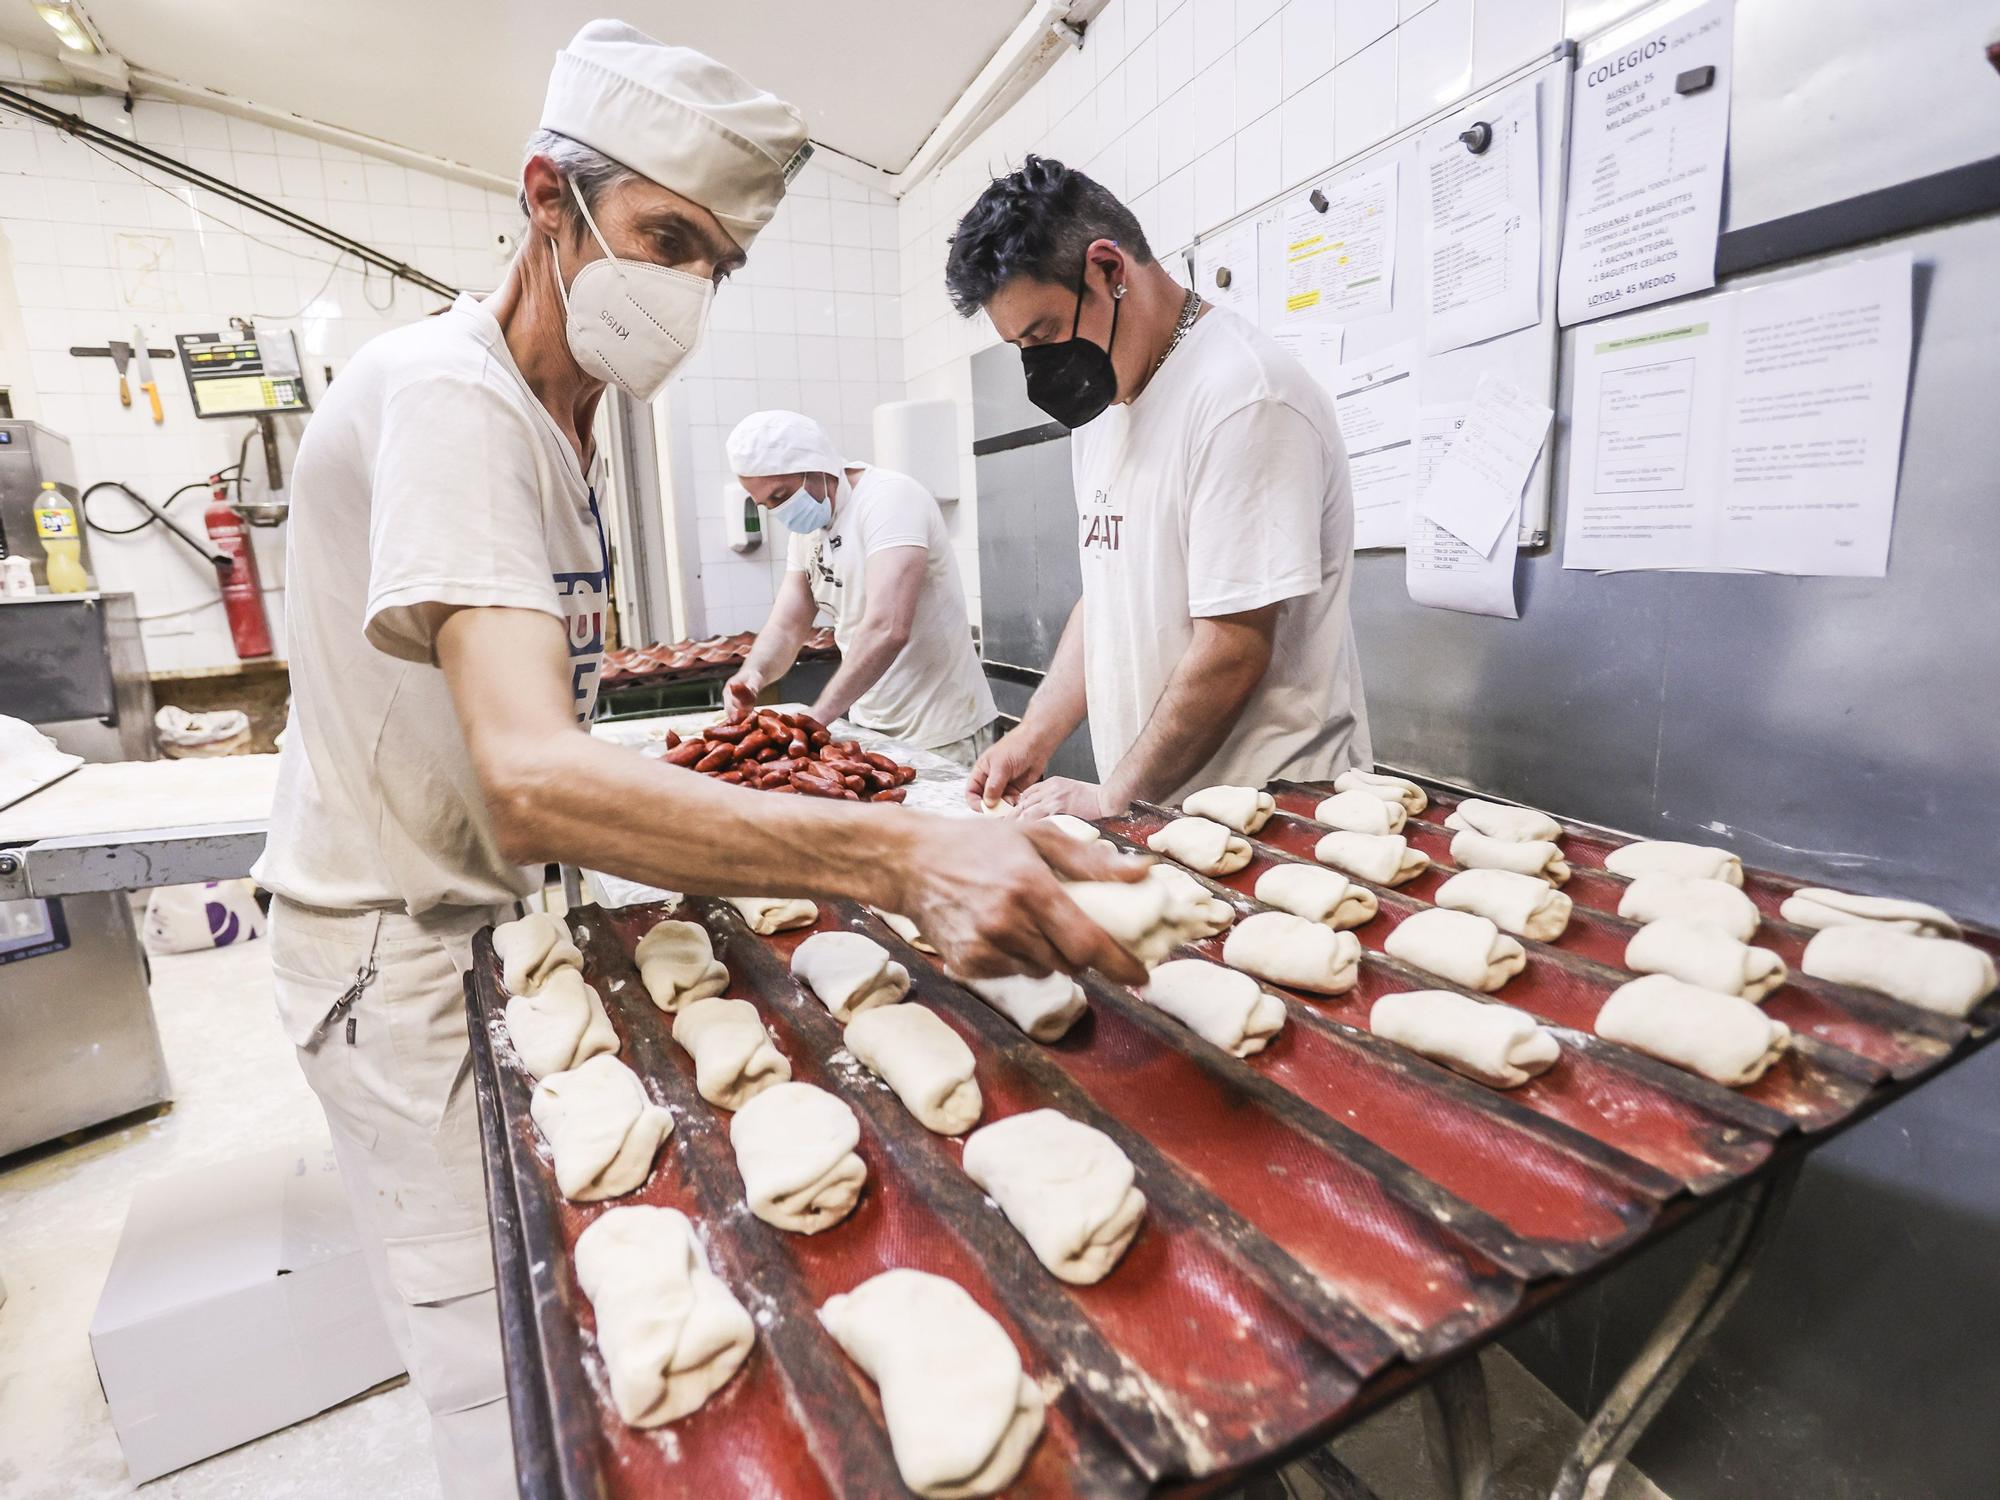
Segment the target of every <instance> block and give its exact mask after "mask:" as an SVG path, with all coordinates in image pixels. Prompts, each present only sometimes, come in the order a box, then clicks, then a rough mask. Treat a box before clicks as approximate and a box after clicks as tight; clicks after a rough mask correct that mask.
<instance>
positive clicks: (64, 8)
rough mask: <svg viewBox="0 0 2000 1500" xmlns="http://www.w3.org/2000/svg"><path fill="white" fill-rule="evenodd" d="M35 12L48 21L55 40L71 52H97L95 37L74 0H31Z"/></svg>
mask: <svg viewBox="0 0 2000 1500" xmlns="http://www.w3.org/2000/svg"><path fill="white" fill-rule="evenodd" d="M31 3H32V4H33V5H34V8H35V14H36V15H38V16H40V17H41V18H42V19H43V20H44V21H46V22H48V26H49V30H51V31H53V32H54V33H55V34H56V40H57V41H59V42H61V43H62V44H63V45H64V46H65V47H67V48H69V50H70V51H72V52H98V51H101V50H103V49H101V48H100V47H99V46H98V45H97V37H96V35H95V34H94V33H93V32H92V31H91V27H90V22H89V21H87V20H85V19H84V15H83V10H82V7H80V6H79V5H77V3H76V0H31Z"/></svg>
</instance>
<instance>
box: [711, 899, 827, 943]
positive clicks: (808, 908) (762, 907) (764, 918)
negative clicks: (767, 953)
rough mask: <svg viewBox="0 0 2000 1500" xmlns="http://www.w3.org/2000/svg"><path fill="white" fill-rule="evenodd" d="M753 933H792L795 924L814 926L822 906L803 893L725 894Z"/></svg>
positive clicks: (767, 934) (767, 935) (766, 934)
mask: <svg viewBox="0 0 2000 1500" xmlns="http://www.w3.org/2000/svg"><path fill="white" fill-rule="evenodd" d="M722 899H723V900H724V901H727V902H728V903H729V904H730V905H731V906H733V907H735V908H736V910H737V913H738V914H739V915H740V916H741V917H742V918H743V920H744V921H746V922H748V923H749V924H750V930H751V931H752V932H759V933H762V934H764V936H766V937H769V936H770V935H771V934H772V933H774V932H790V931H791V930H792V929H793V928H794V927H810V926H812V924H813V923H815V922H817V921H818V920H819V908H818V907H817V906H815V905H814V904H813V903H812V902H810V901H808V900H806V899H805V898H804V897H803V896H724V897H723V898H722Z"/></svg>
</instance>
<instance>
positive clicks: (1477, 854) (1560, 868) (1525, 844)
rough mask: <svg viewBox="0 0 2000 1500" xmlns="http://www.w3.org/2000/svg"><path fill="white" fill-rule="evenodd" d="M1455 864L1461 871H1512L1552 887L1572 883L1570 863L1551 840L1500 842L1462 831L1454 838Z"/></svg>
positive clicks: (1511, 840) (1455, 834)
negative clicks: (1545, 882)
mask: <svg viewBox="0 0 2000 1500" xmlns="http://www.w3.org/2000/svg"><path fill="white" fill-rule="evenodd" d="M1451 862H1452V863H1453V864H1455V865H1457V866H1458V867H1459V868H1460V869H1461V870H1511V871H1512V872H1513V873H1514V874H1516V875H1532V876H1534V877H1535V878H1536V879H1537V880H1546V881H1547V882H1548V883H1549V884H1550V885H1564V884H1567V883H1568V881H1569V861H1568V860H1566V859H1564V858H1563V852H1562V849H1561V848H1560V847H1559V846H1557V845H1555V844H1551V843H1550V842H1549V841H1548V840H1547V839H1528V840H1526V841H1522V840H1517V839H1496V838H1493V837H1491V836H1489V835H1487V834H1484V833H1475V832H1473V831H1472V830H1470V829H1461V830H1459V831H1458V832H1457V833H1454V834H1453V835H1452V836H1451Z"/></svg>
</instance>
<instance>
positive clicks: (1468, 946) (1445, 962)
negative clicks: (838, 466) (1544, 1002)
mask: <svg viewBox="0 0 2000 1500" xmlns="http://www.w3.org/2000/svg"><path fill="white" fill-rule="evenodd" d="M1382 950H1383V951H1384V952H1385V953H1388V954H1389V955H1391V956H1392V957H1395V958H1400V959H1401V960H1402V961H1403V962H1404V963H1406V964H1415V965H1416V966H1417V967H1418V968H1420V969H1423V970H1425V971H1426V972H1428V973H1432V974H1436V975H1438V976H1440V977H1441V978H1444V979H1449V980H1450V981H1452V983H1454V984H1462V985H1464V986H1465V987H1466V988H1467V989H1469V990H1485V991H1488V992H1491V991H1493V990H1497V989H1499V988H1500V986H1501V985H1503V984H1505V983H1506V982H1507V981H1508V980H1510V979H1512V978H1513V977H1514V976H1515V975H1516V974H1518V973H1520V972H1521V970H1523V969H1525V968H1526V967H1527V966H1528V950H1527V949H1525V948H1523V947H1522V946H1521V943H1520V940H1519V939H1518V938H1511V937H1509V936H1508V935H1507V934H1506V933H1504V932H1502V931H1501V930H1500V929H1499V927H1498V926H1497V925H1496V924H1495V923H1493V922H1491V921H1488V920H1487V919H1486V918H1485V917H1477V916H1474V915H1473V914H1472V913H1471V912H1469V911H1449V910H1447V909H1446V908H1444V907H1441V906H1433V907H1428V908H1426V909H1425V910H1423V911H1420V912H1415V913H1413V914H1412V915H1410V916H1407V917H1405V918H1403V920H1402V921H1400V922H1398V923H1397V924H1396V930H1395V931H1394V932H1391V933H1390V934H1389V936H1388V937H1387V938H1385V939H1383V942H1382Z"/></svg>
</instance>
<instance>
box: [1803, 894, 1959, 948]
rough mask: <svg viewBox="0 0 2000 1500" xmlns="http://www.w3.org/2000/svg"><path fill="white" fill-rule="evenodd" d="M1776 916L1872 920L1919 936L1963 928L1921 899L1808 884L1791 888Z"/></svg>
mask: <svg viewBox="0 0 2000 1500" xmlns="http://www.w3.org/2000/svg"><path fill="white" fill-rule="evenodd" d="M1778 915H1779V916H1781V917H1783V918H1784V919H1785V920H1786V921H1787V922H1795V923H1797V924H1798V925H1799V926H1801V927H1849V926H1862V925H1865V924H1868V923H1874V924H1876V925H1878V926H1882V927H1893V928H1895V929H1896V930H1897V931H1899V932H1914V933H1916V934H1918V935H1919V936H1921V937H1945V938H1955V937H1959V936H1961V935H1962V932H1963V929H1961V928H1960V927H1959V925H1958V922H1957V921H1956V920H1955V919H1954V918H1953V917H1952V915H1951V913H1949V912H1946V911H1941V910H1939V909H1938V908H1937V907H1935V906H1927V905H1925V904H1924V903H1923V902H1921V901H1897V900H1894V899H1892V898H1890V897H1888V896H1850V895H1848V894H1847V893H1846V892H1845V891H1829V890H1822V889H1820V888H1818V887H1815V886H1808V887H1806V888H1805V889H1804V890H1800V891H1794V892H1793V893H1792V894H1791V895H1789V896H1787V897H1786V898H1785V901H1784V904H1783V905H1782V906H1780V907H1779V908H1778Z"/></svg>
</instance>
